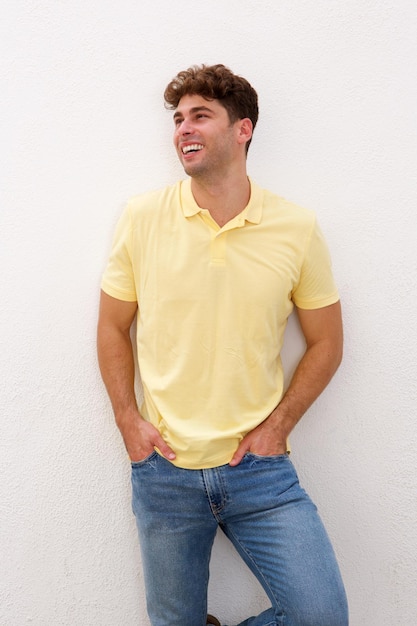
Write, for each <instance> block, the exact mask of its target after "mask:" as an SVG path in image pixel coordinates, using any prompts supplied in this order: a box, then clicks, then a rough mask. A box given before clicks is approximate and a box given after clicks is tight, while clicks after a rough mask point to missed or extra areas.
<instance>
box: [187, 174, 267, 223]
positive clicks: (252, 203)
mask: <svg viewBox="0 0 417 626" xmlns="http://www.w3.org/2000/svg"><path fill="white" fill-rule="evenodd" d="M249 183H250V188H251V194H250V199H249V202H248V204H247V205H246V207H245V208H244V209H243V211H242V212H241V213H240V216H241V217H243V218H244V219H245V221H247V222H250V223H251V224H259V223H260V221H261V219H262V206H263V191H262V189H261V188H260V187H259V186H258V185H257V184H256V183H254V182H253V181H252V180H251V179H250V178H249ZM181 207H182V210H183V213H184V217H193V215H197V214H198V213H200V211H201V210H202V209H201V207H199V206H198V204H197V202H196V201H195V200H194V196H193V193H192V191H191V178H187V179H186V180H183V181H181Z"/></svg>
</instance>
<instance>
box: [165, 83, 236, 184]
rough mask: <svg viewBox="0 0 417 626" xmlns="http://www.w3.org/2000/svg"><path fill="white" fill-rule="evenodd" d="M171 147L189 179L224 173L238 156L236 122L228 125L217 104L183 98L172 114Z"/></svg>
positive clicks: (228, 122)
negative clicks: (172, 132) (172, 140)
mask: <svg viewBox="0 0 417 626" xmlns="http://www.w3.org/2000/svg"><path fill="white" fill-rule="evenodd" d="M174 124H175V131H174V145H175V148H176V150H177V154H178V157H179V159H180V161H181V163H182V165H183V167H184V170H185V172H186V173H187V174H188V175H189V176H193V177H200V176H211V175H213V174H216V173H217V174H218V173H224V172H226V171H227V166H228V165H230V164H231V163H233V161H234V160H235V159H236V158H237V157H238V155H239V154H240V153H241V149H242V142H241V141H240V140H239V131H238V126H239V122H235V123H234V124H231V123H230V119H229V115H228V113H227V111H226V109H225V108H224V107H223V106H222V105H221V104H220V103H219V101H218V100H206V99H205V98H203V97H202V96H197V95H186V96H184V97H183V98H181V100H180V102H179V104H178V107H177V109H176V111H175V113H174Z"/></svg>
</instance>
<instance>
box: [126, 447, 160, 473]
mask: <svg viewBox="0 0 417 626" xmlns="http://www.w3.org/2000/svg"><path fill="white" fill-rule="evenodd" d="M157 455H158V453H157V452H156V450H153V451H152V452H151V453H150V454H148V456H145V458H144V459H141V460H140V461H130V465H131V466H132V469H136V468H139V467H143V466H144V465H146V464H147V463H149V462H150V461H151V460H152V459H153V458H154V457H156V456H157Z"/></svg>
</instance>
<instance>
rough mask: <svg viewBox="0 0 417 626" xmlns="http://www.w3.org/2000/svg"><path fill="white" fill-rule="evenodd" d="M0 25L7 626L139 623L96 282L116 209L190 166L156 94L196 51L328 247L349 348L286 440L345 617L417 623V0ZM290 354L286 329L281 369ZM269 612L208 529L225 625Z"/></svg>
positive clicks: (77, 10)
mask: <svg viewBox="0 0 417 626" xmlns="http://www.w3.org/2000/svg"><path fill="white" fill-rule="evenodd" d="M1 13H2V15H1V16H0V29H1V32H0V45H1V48H2V49H1V54H0V63H1V72H2V86H1V94H2V95H1V98H0V107H1V138H0V150H1V178H2V182H1V187H0V188H1V208H0V212H1V213H0V220H1V223H0V237H1V244H0V245H1V249H0V266H1V278H0V280H1V303H0V307H1V350H0V386H1V398H2V399H1V407H2V418H1V421H0V429H1V432H0V446H1V450H0V453H1V462H0V479H1V496H0V517H1V522H0V555H1V556H0V563H1V572H0V623H1V624H2V626H22V625H23V624H29V623H30V624H33V625H35V626H52V625H53V626H58V625H65V626H66V625H68V626H69V625H71V626H119V625H120V626H121V625H123V626H138V625H139V626H145V625H146V624H148V621H147V618H146V611H145V606H144V591H143V581H142V574H141V568H140V555H139V549H138V546H137V541H136V531H135V525H134V520H133V516H132V514H131V511H130V486H129V479H130V477H129V466H128V463H127V460H126V456H125V453H124V450H123V447H122V444H121V441H120V438H119V435H118V432H117V430H116V428H115V426H114V424H113V419H112V415H111V411H110V407H109V403H108V400H107V398H106V395H105V392H104V390H103V387H102V384H101V381H100V378H99V374H98V369H97V363H96V356H95V324H96V315H97V299H98V288H99V281H100V275H101V272H102V269H103V267H104V263H105V260H106V257H107V254H108V250H109V245H110V239H111V236H112V233H113V227H114V224H115V221H116V219H117V217H118V215H119V213H120V211H121V209H122V207H123V205H124V203H125V201H126V199H127V198H128V197H129V196H130V195H133V194H135V193H139V192H141V191H145V190H148V189H151V188H154V187H160V186H163V185H165V184H166V183H170V182H173V181H174V180H176V179H177V178H178V177H181V176H182V175H183V174H182V171H181V169H180V167H179V165H178V164H177V162H176V158H175V156H174V153H173V149H172V147H171V125H172V123H171V113H168V112H166V111H165V110H164V108H163V104H162V92H163V89H164V87H165V85H166V83H167V82H168V81H169V80H170V79H171V78H172V77H173V76H174V75H175V74H176V72H177V71H178V70H180V69H185V68H186V67H188V66H189V65H191V64H193V63H201V62H208V63H213V62H214V63H217V62H223V63H225V64H227V65H229V66H230V67H231V68H232V69H233V70H234V71H235V72H237V73H241V74H243V75H244V76H246V77H247V78H248V79H249V80H250V81H251V82H252V83H253V84H254V86H255V87H256V88H257V90H258V92H259V97H260V105H261V118H260V122H259V126H258V128H257V130H256V135H255V139H254V142H253V145H252V147H251V150H250V156H249V171H250V173H251V175H252V176H253V177H254V178H255V179H256V180H257V181H258V182H260V183H261V184H262V185H264V186H266V187H269V188H271V189H273V190H274V191H276V192H278V193H280V194H281V195H284V196H286V197H287V198H289V199H291V200H294V201H296V202H299V203H301V204H304V205H306V206H308V207H311V208H313V209H315V210H316V211H317V213H318V215H319V219H320V222H321V225H322V228H323V230H324V232H325V234H326V236H327V239H328V242H329V245H330V248H331V251H332V255H333V260H334V268H335V273H336V276H337V280H338V283H339V286H340V290H341V295H342V299H343V303H344V318H345V325H346V351H345V359H344V363H343V365H342V367H341V369H340V371H339V373H338V374H337V376H336V377H335V379H334V380H333V382H332V384H331V386H330V387H329V388H328V390H326V392H325V393H324V395H323V396H322V397H321V398H320V400H319V401H318V402H317V403H316V405H315V406H314V407H313V408H312V410H310V411H309V413H308V414H307V415H306V416H305V417H304V419H303V420H302V422H301V424H300V425H299V426H298V427H297V429H296V432H295V433H294V436H293V440H292V444H293V448H294V453H293V456H294V460H295V463H296V465H297V467H298V469H299V473H300V476H301V478H302V481H303V483H304V485H305V486H306V488H307V489H308V490H309V491H310V493H311V494H312V496H313V497H314V499H315V500H316V502H317V504H318V505H319V507H320V510H321V513H322V516H323V518H324V520H325V522H326V524H327V527H328V530H329V533H330V535H331V537H332V539H333V542H334V545H335V548H336V551H337V554H338V557H339V560H340V565H341V568H342V571H343V575H344V579H345V582H346V587H347V591H348V595H349V601H350V609H351V624H352V626H379V625H380V624H397V625H399V626H415V624H417V594H416V589H415V583H416V577H417V567H416V562H417V533H416V520H417V499H416V495H417V494H416V480H415V476H416V463H417V451H416V450H417V441H416V430H417V429H416V427H415V416H416V410H415V407H416V399H417V398H416V395H417V394H416V380H417V372H416V359H415V347H416V344H417V331H416V328H417V323H416V322H417V320H416V277H417V253H416V235H417V229H416V218H415V210H416V200H417V193H416V192H417V185H416V178H417V177H416V163H417V161H416V157H417V150H416V146H417V130H416V114H415V111H416V107H417V93H416V84H417V81H416V59H417V36H416V28H415V26H416V19H417V5H416V4H415V2H414V0H408V1H407V0H398V2H396V3H394V2H389V1H388V0H379V1H377V0H374V1H372V0H350V1H345V2H338V1H337V0H336V1H335V0H315V1H314V2H313V1H312V0H311V1H309V0H282V1H277V0H269V1H267V0H258V1H256V2H255V1H254V0H253V1H250V0H229V1H228V2H225V1H224V0H221V1H220V0H212V1H211V2H210V3H206V2H191V1H190V0H177V2H168V1H166V2H163V1H162V0H153V1H152V2H150V1H147V0H136V1H135V0H119V2H111V1H110V0H102V1H101V2H98V1H93V0H71V1H68V2H65V1H58V0H37V1H35V0H20V1H19V0H14V1H12V0H9V1H8V2H7V0H6V2H3V4H2V9H1ZM299 351H300V339H299V335H298V329H297V327H296V324H295V322H294V320H292V321H291V325H290V329H289V333H288V337H287V344H286V349H285V354H286V362H287V364H288V367H289V370H291V367H292V366H293V362H294V356H293V355H294V354H299ZM167 567H169V563H168V564H167ZM265 605H266V599H265V597H264V595H263V593H262V592H261V591H260V589H259V588H258V586H257V584H256V583H255V582H254V581H253V580H252V578H251V577H250V576H249V574H248V573H247V572H246V570H244V568H243V566H242V565H241V564H240V562H239V561H238V557H237V556H236V555H235V553H234V552H233V551H232V550H231V548H229V546H228V545H227V543H226V541H225V540H224V539H223V538H222V537H219V539H218V541H217V542H216V546H215V550H214V555H213V573H212V580H211V583H210V608H211V610H212V611H213V612H214V613H216V614H218V615H219V616H221V618H222V619H223V620H224V621H225V622H227V623H236V622H237V621H238V620H241V619H243V618H244V617H245V616H247V615H249V614H250V613H252V614H253V613H255V612H257V611H258V610H260V609H261V608H263V607H264V606H265Z"/></svg>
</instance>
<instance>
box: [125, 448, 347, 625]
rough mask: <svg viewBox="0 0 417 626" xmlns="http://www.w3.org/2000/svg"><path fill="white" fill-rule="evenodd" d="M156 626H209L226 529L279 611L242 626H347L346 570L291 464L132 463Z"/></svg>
mask: <svg viewBox="0 0 417 626" xmlns="http://www.w3.org/2000/svg"><path fill="white" fill-rule="evenodd" d="M132 487H133V511H134V513H135V516H136V521H137V526H138V531H139V539H140V544H141V551H142V560H143V568H144V576H145V586H146V598H147V609H148V614H149V617H150V620H151V623H152V626H205V624H206V613H207V586H208V578H209V561H210V553H211V549H212V545H213V541H214V537H215V535H216V531H217V528H218V527H219V526H220V528H221V529H222V531H223V532H224V533H225V534H226V535H227V537H229V539H230V540H231V542H232V543H233V545H234V546H235V548H236V550H237V551H238V552H239V554H240V555H241V557H242V558H243V560H244V561H245V563H247V565H248V566H249V568H250V569H251V570H252V572H253V573H254V575H255V576H256V577H257V579H258V580H259V582H260V583H261V585H262V586H263V588H264V589H265V591H266V593H267V595H268V597H269V599H270V601H271V604H272V607H271V608H270V609H268V610H266V611H264V612H263V613H261V615H258V616H254V617H249V618H248V619H246V620H245V621H243V622H241V624H240V625H239V626H276V625H280V626H281V625H282V626H346V625H347V624H348V611H347V602H346V596H345V592H344V587H343V583H342V579H341V576H340V573H339V568H338V566H337V563H336V559H335V556H334V553H333V549H332V547H331V545H330V542H329V539H328V536H327V534H326V531H325V529H324V527H323V524H322V522H321V520H320V518H319V516H318V513H317V510H316V507H315V505H314V504H313V503H312V501H311V500H310V498H309V497H308V495H307V494H306V493H305V491H304V490H303V489H301V487H300V485H299V483H298V477H297V473H296V471H295V469H294V466H293V464H292V462H291V461H290V459H289V457H288V455H279V456H272V457H260V456H257V455H254V454H251V453H248V454H247V455H246V456H245V457H244V459H243V460H242V462H241V463H240V464H239V465H237V466H236V467H231V466H229V465H222V466H220V467H216V468H213V469H205V470H187V469H182V468H178V467H175V466H174V465H172V463H170V462H169V461H167V460H166V459H164V458H163V457H161V456H160V455H159V454H157V453H156V452H155V453H153V454H151V455H150V456H149V457H148V458H147V459H145V460H144V461H141V462H139V463H132Z"/></svg>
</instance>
